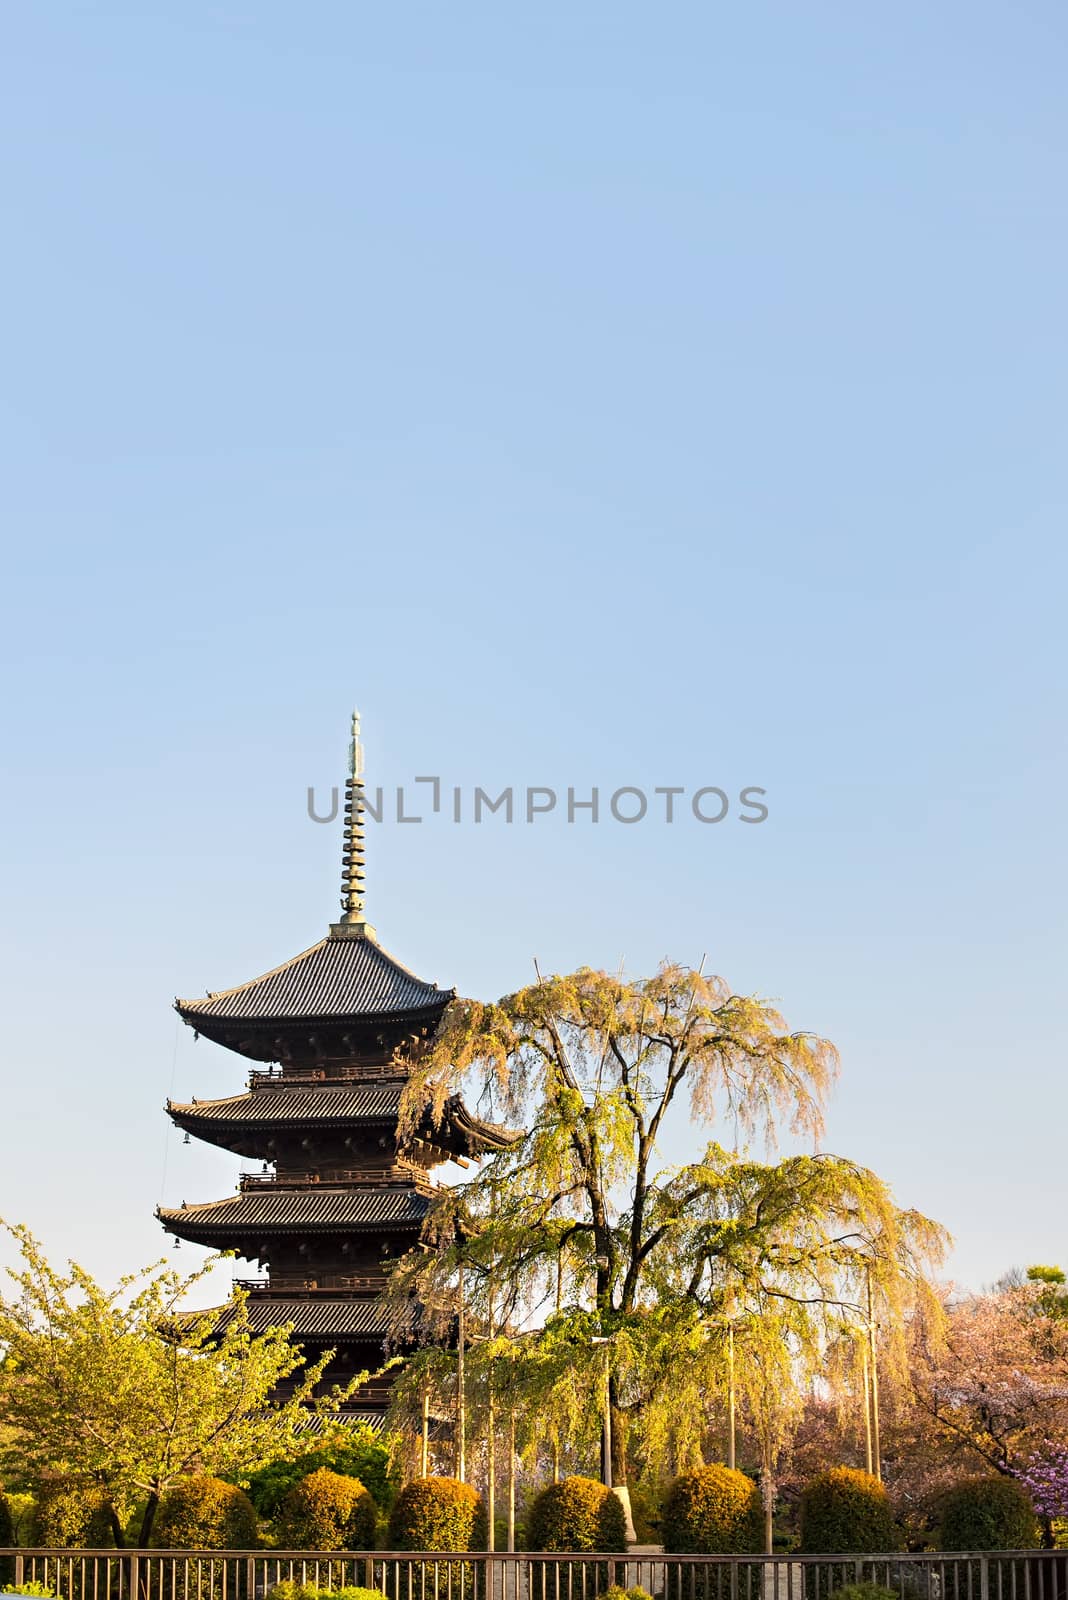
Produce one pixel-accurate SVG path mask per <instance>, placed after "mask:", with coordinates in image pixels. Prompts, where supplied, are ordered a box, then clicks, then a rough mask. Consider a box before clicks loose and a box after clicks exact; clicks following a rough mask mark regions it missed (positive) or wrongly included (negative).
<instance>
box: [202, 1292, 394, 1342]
mask: <svg viewBox="0 0 1068 1600" xmlns="http://www.w3.org/2000/svg"><path fill="white" fill-rule="evenodd" d="M247 1306H248V1325H249V1330H250V1332H252V1333H266V1332H267V1330H268V1328H280V1327H282V1326H283V1324H286V1323H292V1324H293V1333H294V1336H300V1337H302V1338H325V1339H373V1340H376V1341H377V1340H381V1339H384V1338H385V1337H386V1334H387V1333H388V1332H389V1322H388V1320H387V1318H386V1315H385V1313H384V1311H383V1310H382V1306H381V1302H380V1301H378V1300H377V1299H376V1300H328V1299H325V1298H324V1299H319V1298H318V1297H313V1298H308V1297H307V1296H304V1297H300V1296H296V1297H287V1296H286V1295H283V1294H279V1295H266V1294H250V1295H249V1297H248V1302H247ZM233 1315H234V1309H233V1307H232V1306H227V1307H223V1308H222V1313H221V1315H220V1317H219V1324H218V1325H219V1327H220V1328H223V1327H225V1326H226V1324H227V1322H229V1321H230V1320H231V1318H232V1317H233Z"/></svg>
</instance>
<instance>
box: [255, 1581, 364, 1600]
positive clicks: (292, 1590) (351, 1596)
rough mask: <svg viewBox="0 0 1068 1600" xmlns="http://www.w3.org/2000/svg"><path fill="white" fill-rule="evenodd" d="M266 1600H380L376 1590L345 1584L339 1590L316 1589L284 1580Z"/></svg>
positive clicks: (310, 1584)
mask: <svg viewBox="0 0 1068 1600" xmlns="http://www.w3.org/2000/svg"><path fill="white" fill-rule="evenodd" d="M266 1600H382V1595H381V1593H380V1591H379V1590H378V1589H363V1588H361V1587H360V1585H359V1584H345V1585H343V1587H341V1588H340V1589H317V1588H316V1586H315V1584H313V1583H296V1582H294V1580H293V1579H292V1578H285V1579H283V1581H282V1582H281V1583H276V1584H275V1585H274V1586H273V1587H272V1588H270V1589H268V1590H267V1595H266Z"/></svg>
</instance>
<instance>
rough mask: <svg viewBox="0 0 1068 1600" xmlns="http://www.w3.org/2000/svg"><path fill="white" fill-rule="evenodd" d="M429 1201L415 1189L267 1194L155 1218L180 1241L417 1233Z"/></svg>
mask: <svg viewBox="0 0 1068 1600" xmlns="http://www.w3.org/2000/svg"><path fill="white" fill-rule="evenodd" d="M429 1209H430V1199H429V1197H428V1196H427V1195H425V1194H421V1193H420V1192H419V1191H418V1190H417V1189H389V1188H376V1189H278V1190H274V1189H266V1190H264V1191H263V1192H262V1193H256V1192H255V1191H245V1192H243V1193H241V1194H234V1195H228V1196H227V1198H226V1199H225V1200H210V1201H208V1202H207V1204H206V1205H199V1206H184V1207H177V1208H175V1209H167V1208H165V1207H163V1206H160V1207H159V1209H158V1211H157V1213H156V1214H157V1216H158V1217H159V1219H160V1221H161V1222H162V1223H163V1226H164V1227H165V1228H167V1229H168V1230H169V1231H170V1232H171V1233H177V1234H180V1235H181V1236H182V1237H183V1238H188V1239H192V1238H195V1237H196V1238H209V1237H210V1238H214V1239H220V1240H221V1239H223V1238H226V1237H233V1236H234V1235H238V1234H248V1233H252V1232H256V1231H262V1232H264V1233H274V1232H277V1231H279V1230H284V1231H288V1230H290V1229H297V1230H300V1231H302V1232H304V1231H308V1232H312V1233H337V1232H342V1233H346V1232H348V1231H349V1230H350V1229H356V1228H375V1227H383V1228H390V1229H392V1228H412V1229H415V1228H419V1227H421V1226H422V1222H423V1219H424V1217H425V1216H426V1214H427V1211H428V1210H429Z"/></svg>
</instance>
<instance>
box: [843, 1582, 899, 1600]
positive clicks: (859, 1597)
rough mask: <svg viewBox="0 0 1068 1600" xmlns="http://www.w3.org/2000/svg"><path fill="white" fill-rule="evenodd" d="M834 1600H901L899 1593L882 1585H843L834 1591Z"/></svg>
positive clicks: (866, 1583)
mask: <svg viewBox="0 0 1068 1600" xmlns="http://www.w3.org/2000/svg"><path fill="white" fill-rule="evenodd" d="M834 1600H899V1597H898V1594H897V1591H896V1590H894V1589H884V1588H883V1586H882V1584H881V1583H868V1582H862V1583H843V1584H842V1585H841V1587H840V1588H837V1589H835V1591H834Z"/></svg>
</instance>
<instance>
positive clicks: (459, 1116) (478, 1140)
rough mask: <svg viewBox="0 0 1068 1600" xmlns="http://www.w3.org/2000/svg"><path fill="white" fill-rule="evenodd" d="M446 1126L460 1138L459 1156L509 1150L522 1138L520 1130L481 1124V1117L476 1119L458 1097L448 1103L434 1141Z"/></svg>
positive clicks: (492, 1123)
mask: <svg viewBox="0 0 1068 1600" xmlns="http://www.w3.org/2000/svg"><path fill="white" fill-rule="evenodd" d="M446 1125H449V1126H450V1128H451V1129H455V1131H456V1133H457V1134H458V1135H459V1136H460V1138H461V1140H462V1141H463V1143H464V1148H463V1149H462V1150H461V1151H460V1154H462V1155H466V1156H480V1155H484V1154H486V1152H487V1151H490V1150H493V1151H499V1150H511V1149H513V1148H514V1147H515V1146H516V1145H517V1144H519V1143H521V1141H522V1140H523V1138H524V1134H523V1132H522V1130H521V1129H518V1128H506V1127H504V1126H503V1125H502V1124H501V1123H499V1122H483V1121H482V1119H481V1117H476V1116H475V1115H474V1113H473V1112H471V1111H469V1110H468V1109H467V1107H466V1106H465V1105H464V1103H463V1101H462V1100H461V1099H460V1098H459V1096H458V1095H457V1096H454V1097H453V1099H451V1100H450V1101H449V1102H448V1104H447V1106H446V1110H445V1116H444V1118H443V1119H442V1127H441V1129H440V1130H438V1131H436V1132H435V1134H434V1138H435V1139H438V1140H440V1139H441V1135H442V1134H443V1133H444V1131H445V1127H446Z"/></svg>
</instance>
